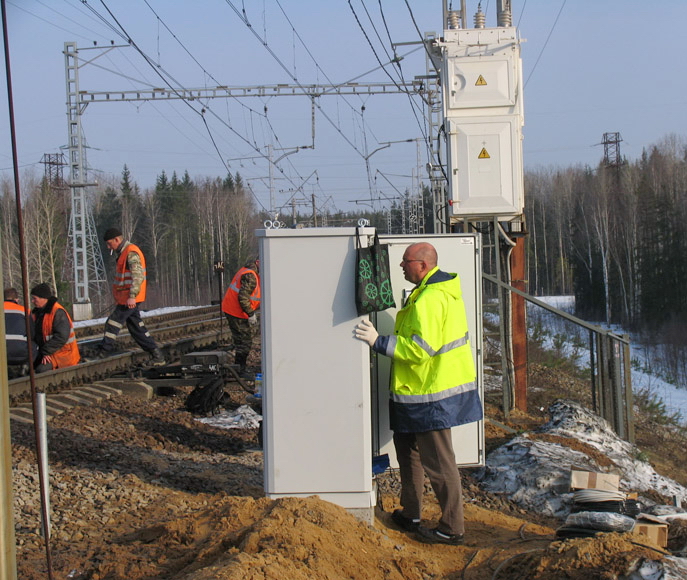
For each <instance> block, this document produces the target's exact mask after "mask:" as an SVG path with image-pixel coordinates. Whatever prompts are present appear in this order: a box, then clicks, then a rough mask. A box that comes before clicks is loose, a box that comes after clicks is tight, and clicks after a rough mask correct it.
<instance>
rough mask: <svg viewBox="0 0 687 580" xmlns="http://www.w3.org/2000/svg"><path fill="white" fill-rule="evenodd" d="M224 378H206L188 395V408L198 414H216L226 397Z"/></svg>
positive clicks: (186, 404)
mask: <svg viewBox="0 0 687 580" xmlns="http://www.w3.org/2000/svg"><path fill="white" fill-rule="evenodd" d="M225 396H226V395H225V393H224V378H223V377H221V376H211V377H206V378H204V379H203V380H202V381H201V382H200V383H198V385H196V387H195V388H194V389H193V390H192V391H191V392H190V393H189V394H188V396H187V397H186V403H185V406H186V410H187V411H190V412H191V413H194V414H196V415H214V414H215V413H217V412H218V411H219V407H220V406H221V405H222V402H223V401H224V398H225Z"/></svg>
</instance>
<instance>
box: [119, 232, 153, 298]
mask: <svg viewBox="0 0 687 580" xmlns="http://www.w3.org/2000/svg"><path fill="white" fill-rule="evenodd" d="M129 252H136V253H137V254H138V255H139V256H140V257H141V266H142V267H143V282H142V283H141V290H140V291H139V293H138V296H136V302H144V301H145V299H146V286H147V281H146V259H145V257H144V256H143V252H141V249H140V248H139V247H138V246H136V245H134V244H131V243H129V244H127V246H126V247H125V248H124V250H123V251H122V253H121V254H120V255H119V258H117V269H116V270H115V279H114V284H113V285H112V290H113V292H114V297H115V302H116V303H117V304H126V301H127V300H128V298H129V289H130V288H131V284H132V282H133V278H132V277H131V271H130V270H129V268H128V266H127V265H126V257H127V256H128V255H129Z"/></svg>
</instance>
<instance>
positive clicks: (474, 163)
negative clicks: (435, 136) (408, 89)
mask: <svg viewBox="0 0 687 580" xmlns="http://www.w3.org/2000/svg"><path fill="white" fill-rule="evenodd" d="M432 54H433V57H434V61H435V65H436V67H437V69H438V70H439V71H440V75H441V79H442V91H443V115H444V131H445V137H446V149H447V159H446V160H445V162H446V164H447V167H448V170H447V177H448V188H449V195H448V202H449V205H450V207H451V213H450V215H451V216H452V217H455V218H462V217H468V218H479V217H493V216H499V217H502V218H504V219H513V218H516V217H518V216H520V215H521V214H522V213H523V207H524V202H523V169H522V166H523V162H522V126H523V122H524V121H523V119H524V117H523V99H522V62H521V60H520V40H519V38H518V33H517V29H516V28H515V27H513V26H507V27H499V28H472V29H456V30H445V31H444V36H443V38H442V39H441V40H435V41H434V45H433V47H432Z"/></svg>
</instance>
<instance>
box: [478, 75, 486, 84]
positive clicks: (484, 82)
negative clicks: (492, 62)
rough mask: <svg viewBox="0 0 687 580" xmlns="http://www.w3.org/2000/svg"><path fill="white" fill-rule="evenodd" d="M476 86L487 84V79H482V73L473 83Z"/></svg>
mask: <svg viewBox="0 0 687 580" xmlns="http://www.w3.org/2000/svg"><path fill="white" fill-rule="evenodd" d="M475 86H476V87H486V86H487V81H485V80H484V77H483V76H482V75H479V76H478V77H477V82H476V83H475Z"/></svg>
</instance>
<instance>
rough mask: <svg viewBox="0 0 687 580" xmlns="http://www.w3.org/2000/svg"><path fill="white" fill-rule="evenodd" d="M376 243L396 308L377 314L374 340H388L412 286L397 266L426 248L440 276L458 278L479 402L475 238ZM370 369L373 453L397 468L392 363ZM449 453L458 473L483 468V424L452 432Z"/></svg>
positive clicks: (380, 361) (381, 361) (381, 359)
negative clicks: (415, 248)
mask: <svg viewBox="0 0 687 580" xmlns="http://www.w3.org/2000/svg"><path fill="white" fill-rule="evenodd" d="M379 239H380V242H381V243H383V244H389V246H390V247H389V260H390V264H391V276H392V278H391V284H392V288H393V293H394V300H395V302H396V308H390V309H388V310H384V311H383V312H379V313H377V314H376V315H375V316H376V327H377V329H378V331H379V334H382V335H386V334H393V332H394V321H395V319H396V313H397V311H398V310H399V309H400V308H401V306H402V305H403V303H404V299H405V297H406V296H407V295H408V294H409V293H410V291H411V290H412V288H413V286H414V285H413V284H412V283H411V282H408V281H407V280H406V279H405V278H404V277H403V270H402V269H401V266H400V263H401V259H402V258H403V252H405V250H406V248H407V247H408V246H409V245H410V244H413V243H416V242H429V243H430V244H432V245H433V246H434V247H435V248H436V250H437V253H438V255H439V264H438V265H439V268H440V269H441V270H443V271H445V272H455V273H457V274H458V275H459V276H460V281H461V287H462V290H463V301H464V302H465V309H466V313H467V319H468V331H469V335H470V341H471V344H472V352H473V357H474V359H475V366H476V369H477V384H478V388H479V393H480V399H481V400H482V401H484V381H483V374H482V286H481V275H480V272H481V264H480V252H479V238H478V237H477V235H475V234H441V235H431V234H427V235H412V236H400V235H399V236H393V235H380V236H379ZM373 358H374V364H373V367H372V389H373V392H372V404H373V411H372V412H373V420H372V424H373V427H372V429H373V436H372V437H373V447H374V451H373V453H374V454H375V455H383V454H385V453H386V454H388V455H389V461H390V464H391V466H392V467H394V468H395V467H398V463H397V462H396V453H395V451H394V444H393V441H392V435H393V434H392V432H391V430H390V428H389V373H390V369H391V359H389V358H388V357H386V356H374V357H373ZM452 436H453V449H454V451H455V454H456V462H457V464H458V465H459V466H461V467H469V466H476V465H484V455H485V451H484V421H483V420H482V421H478V422H476V423H470V424H468V425H461V426H460V427H454V428H453V429H452Z"/></svg>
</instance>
